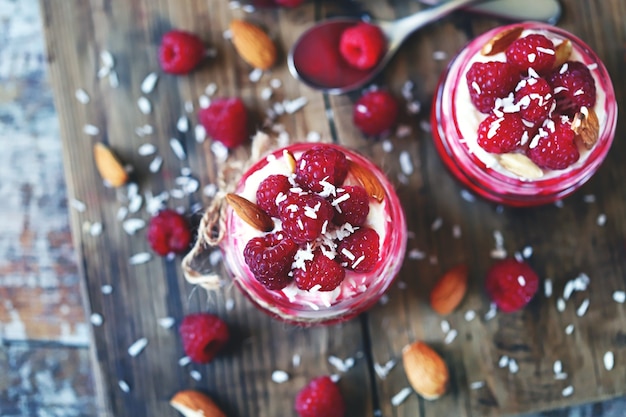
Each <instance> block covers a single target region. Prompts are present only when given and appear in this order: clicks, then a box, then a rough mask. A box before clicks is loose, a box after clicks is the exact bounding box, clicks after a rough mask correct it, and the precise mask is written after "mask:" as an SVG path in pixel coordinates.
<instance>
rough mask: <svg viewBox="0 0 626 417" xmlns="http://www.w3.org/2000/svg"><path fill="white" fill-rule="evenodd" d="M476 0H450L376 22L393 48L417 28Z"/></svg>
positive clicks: (476, 0)
mask: <svg viewBox="0 0 626 417" xmlns="http://www.w3.org/2000/svg"><path fill="white" fill-rule="evenodd" d="M478 1H479V0H452V1H448V2H445V3H442V4H440V5H438V6H435V7H431V8H429V9H425V10H420V11H419V12H417V13H413V14H412V15H409V16H406V17H403V18H401V19H398V20H395V21H380V22H377V24H378V26H379V27H380V28H381V29H382V31H383V32H384V33H385V35H386V36H387V39H388V40H389V49H390V50H393V49H395V48H397V47H399V46H400V44H401V43H402V41H404V39H405V38H406V37H407V36H409V35H410V34H411V33H413V32H414V31H416V30H417V29H419V28H421V27H424V26H426V25H427V24H429V23H431V22H434V21H435V20H438V19H440V18H442V17H443V16H445V15H447V14H449V13H451V12H453V11H455V10H456V9H460V8H461V7H463V6H467V5H469V4H472V3H476V2H478Z"/></svg>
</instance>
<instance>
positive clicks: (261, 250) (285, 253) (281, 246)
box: [243, 232, 298, 290]
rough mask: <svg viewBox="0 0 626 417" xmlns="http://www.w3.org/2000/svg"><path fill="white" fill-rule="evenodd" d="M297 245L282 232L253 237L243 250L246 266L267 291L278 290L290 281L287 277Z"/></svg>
mask: <svg viewBox="0 0 626 417" xmlns="http://www.w3.org/2000/svg"><path fill="white" fill-rule="evenodd" d="M297 251H298V245H297V244H296V243H295V242H294V241H293V240H291V239H289V238H288V237H287V236H285V235H284V234H283V233H282V232H278V233H270V234H267V235H265V236H261V237H254V238H252V239H250V240H249V241H248V243H247V244H246V247H245V248H244V250H243V258H244V260H245V261H246V265H248V268H250V271H252V274H254V277H255V278H256V279H257V280H258V281H259V282H260V283H261V284H263V285H264V286H265V287H267V289H270V290H280V289H282V288H284V287H285V286H286V285H287V284H289V282H290V281H291V277H290V276H289V275H288V274H289V272H290V271H291V263H292V262H293V259H294V256H295V255H296V252H297Z"/></svg>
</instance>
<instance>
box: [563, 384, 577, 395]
mask: <svg viewBox="0 0 626 417" xmlns="http://www.w3.org/2000/svg"><path fill="white" fill-rule="evenodd" d="M561 394H562V395H563V396H564V397H570V396H572V394H574V387H573V386H571V385H568V386H567V387H565V388H563V391H561Z"/></svg>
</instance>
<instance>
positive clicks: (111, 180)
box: [93, 142, 128, 187]
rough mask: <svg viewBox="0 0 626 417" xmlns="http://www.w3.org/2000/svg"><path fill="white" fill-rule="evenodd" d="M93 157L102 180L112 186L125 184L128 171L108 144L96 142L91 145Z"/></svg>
mask: <svg viewBox="0 0 626 417" xmlns="http://www.w3.org/2000/svg"><path fill="white" fill-rule="evenodd" d="M93 157H94V161H95V163H96V168H97V169H98V172H99V173H100V176H101V177H102V179H103V180H105V181H106V182H107V183H108V184H110V185H111V186H113V187H119V186H121V185H124V184H126V182H127V181H128V172H126V170H125V169H124V166H123V165H122V163H121V162H120V161H119V159H118V158H117V156H115V154H114V153H113V151H112V150H111V149H110V148H109V147H108V146H106V145H105V144H103V143H101V142H97V143H96V144H95V145H94V147H93Z"/></svg>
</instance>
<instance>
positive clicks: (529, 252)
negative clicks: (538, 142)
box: [522, 246, 533, 259]
mask: <svg viewBox="0 0 626 417" xmlns="http://www.w3.org/2000/svg"><path fill="white" fill-rule="evenodd" d="M522 256H523V257H524V258H526V259H528V258H530V257H531V256H533V248H532V246H526V247H524V249H522Z"/></svg>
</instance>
